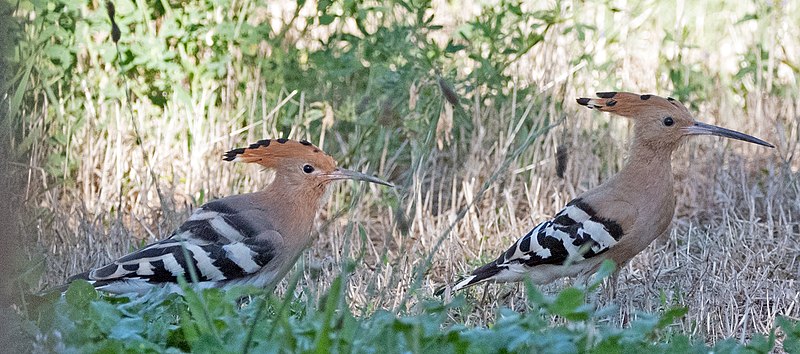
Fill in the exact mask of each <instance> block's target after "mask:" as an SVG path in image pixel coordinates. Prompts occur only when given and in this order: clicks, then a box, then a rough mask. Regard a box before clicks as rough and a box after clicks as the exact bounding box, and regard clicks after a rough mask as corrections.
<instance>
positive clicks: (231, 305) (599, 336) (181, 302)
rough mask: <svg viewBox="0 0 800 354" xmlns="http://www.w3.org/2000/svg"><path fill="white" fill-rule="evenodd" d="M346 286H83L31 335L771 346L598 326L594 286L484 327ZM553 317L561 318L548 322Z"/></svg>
mask: <svg viewBox="0 0 800 354" xmlns="http://www.w3.org/2000/svg"><path fill="white" fill-rule="evenodd" d="M609 265H610V264H609ZM611 269H613V267H608V268H607V270H611ZM345 282H346V274H345V275H343V276H340V277H336V278H335V279H333V281H332V285H331V290H330V291H329V292H328V293H327V294H326V295H325V296H324V297H323V300H321V301H320V302H319V303H314V302H311V301H305V302H303V301H297V300H295V299H292V298H291V296H289V297H287V299H284V300H280V299H278V298H276V297H275V296H274V295H272V294H264V293H263V291H260V290H258V289H238V290H239V291H237V289H234V290H233V291H226V292H223V291H220V290H218V289H211V290H205V291H203V292H202V293H195V292H193V291H192V290H191V289H190V288H185V289H186V294H185V295H184V296H181V295H177V294H169V295H167V294H165V293H164V292H163V291H161V292H159V291H154V292H151V293H149V294H147V295H145V296H143V297H139V298H137V299H135V300H131V299H127V298H118V297H108V296H106V295H102V294H99V293H97V292H96V291H95V290H94V288H93V287H92V286H91V285H89V284H88V283H86V282H82V281H81V282H76V283H73V284H72V285H71V286H70V288H69V289H68V290H67V292H66V294H65V295H64V296H63V297H62V298H61V299H59V300H58V301H57V302H55V303H47V304H46V305H43V306H42V307H40V308H37V309H36V310H33V311H32V312H36V313H39V319H38V322H37V323H36V324H35V326H30V327H28V328H31V329H35V331H36V332H35V334H36V335H37V336H36V338H37V341H36V343H35V347H36V348H37V349H39V350H46V351H51V350H52V351H59V352H65V351H73V350H80V351H81V352H115V353H120V352H138V353H141V352H159V353H161V352H183V351H186V352H214V353H246V352H257V353H262V352H316V353H341V352H344V353H347V352H354V353H365V352H390V353H405V352H414V353H433V352H435V353H508V352H547V353H576V352H598V353H622V352H626V353H627V352H630V353H634V352H641V351H642V350H648V351H654V352H673V353H674V352H682V353H707V352H718V353H733V352H748V353H768V352H770V351H771V350H772V349H773V348H774V345H775V333H774V332H770V333H769V334H768V335H766V336H761V335H756V336H754V337H753V338H752V339H751V340H750V343H749V344H747V345H741V344H738V343H736V342H735V341H733V340H725V341H720V342H717V343H716V344H715V345H713V346H708V345H707V344H705V343H704V342H703V341H702V340H698V339H697V338H692V337H691V336H687V335H686V334H682V333H680V332H679V331H676V330H674V328H673V326H672V323H673V322H674V321H675V320H676V319H679V318H681V317H682V316H684V315H685V314H686V313H687V311H688V309H687V308H684V307H673V308H668V309H665V310H664V311H661V312H660V313H657V314H642V315H641V316H640V317H639V318H637V319H636V320H635V321H633V322H631V323H630V324H629V325H628V326H627V328H625V329H621V328H618V327H616V326H614V325H610V324H609V323H607V322H604V321H602V320H601V319H602V318H604V317H605V316H606V315H607V313H608V312H609V311H613V310H612V309H608V308H603V309H595V308H594V306H592V305H589V304H587V303H586V302H585V298H586V296H587V295H588V294H589V292H590V290H582V289H579V288H567V289H565V290H564V291H562V292H560V293H559V294H558V295H556V296H547V295H544V294H542V293H541V292H539V291H538V290H537V289H536V288H534V287H530V286H529V287H528V288H527V292H528V302H527V304H526V307H527V311H526V312H525V313H523V314H520V313H517V312H514V311H511V310H509V309H503V310H501V311H499V312H498V313H497V315H496V318H495V320H494V324H493V325H492V326H491V327H489V328H481V327H466V326H464V325H461V324H457V323H453V322H452V321H451V320H450V319H449V318H450V316H449V315H448V314H453V313H461V312H464V311H468V310H469V309H468V306H466V305H465V304H464V299H463V297H459V298H458V299H457V300H456V301H454V302H451V303H449V304H446V305H443V304H442V303H441V302H439V301H426V302H423V303H422V304H420V307H419V309H418V310H417V311H414V312H415V313H414V314H405V315H399V316H398V315H396V314H394V313H391V312H389V311H385V310H379V311H377V312H375V313H373V314H371V315H370V316H367V317H361V316H356V315H354V314H353V313H352V312H351V311H350V309H349V307H348V305H347V303H346V299H345V298H344V296H343V295H344V293H343V292H342V286H343V284H344V283H345ZM597 284H599V282H598V283H597ZM595 286H596V285H595ZM554 317H556V318H561V319H562V320H561V321H559V323H557V324H553V323H552V322H551V319H552V318H554ZM778 323H779V324H780V326H781V329H782V330H783V331H784V332H785V333H786V337H785V338H784V344H783V345H784V347H783V348H784V349H785V350H787V351H790V350H791V348H796V347H797V345H798V344H800V325H798V324H797V323H793V322H791V321H789V320H786V319H783V318H781V319H779V322H778Z"/></svg>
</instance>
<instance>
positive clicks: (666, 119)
mask: <svg viewBox="0 0 800 354" xmlns="http://www.w3.org/2000/svg"><path fill="white" fill-rule="evenodd" d="M673 124H675V121H674V120H672V117H664V125H666V126H668V127H669V126H671V125H673Z"/></svg>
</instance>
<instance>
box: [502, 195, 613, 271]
mask: <svg viewBox="0 0 800 354" xmlns="http://www.w3.org/2000/svg"><path fill="white" fill-rule="evenodd" d="M622 234H623V232H622V227H621V226H620V225H619V224H617V223H616V222H615V221H613V220H608V219H603V218H600V217H598V216H597V213H595V211H594V210H592V208H591V207H590V206H589V205H587V204H586V203H583V202H582V201H581V200H580V199H575V200H573V201H571V202H570V203H569V204H567V206H566V207H565V208H564V209H563V210H561V211H560V212H559V213H558V214H556V216H555V217H554V218H553V219H552V220H548V221H545V222H542V223H541V224H539V225H537V226H536V227H535V228H534V229H533V230H531V231H530V232H528V234H527V235H525V236H524V237H522V238H521V239H519V240H517V242H516V243H514V245H512V246H511V247H510V248H509V249H508V250H507V251H506V252H505V253H503V255H501V256H500V257H499V258H498V259H497V261H496V262H497V265H498V266H504V265H513V264H523V265H525V266H528V267H533V266H537V265H541V264H556V265H561V264H564V263H565V262H567V261H570V262H576V261H580V260H583V259H586V258H589V257H593V256H596V255H598V254H601V253H603V252H605V251H607V250H608V249H609V248H610V247H611V246H613V245H615V244H616V243H617V241H619V239H620V237H622Z"/></svg>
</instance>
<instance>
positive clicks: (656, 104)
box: [436, 92, 774, 295]
mask: <svg viewBox="0 0 800 354" xmlns="http://www.w3.org/2000/svg"><path fill="white" fill-rule="evenodd" d="M597 96H598V98H578V99H577V101H578V104H580V105H582V106H585V107H587V108H589V109H596V110H599V111H601V112H609V113H613V114H617V115H620V116H623V117H627V118H629V119H631V120H632V121H633V140H632V142H631V146H630V152H629V156H628V158H627V161H626V165H625V166H624V167H623V168H622V170H620V171H619V173H617V174H616V175H614V176H613V177H611V178H610V179H609V180H608V181H606V182H605V183H603V184H601V185H600V186H598V187H596V188H594V189H591V190H589V191H586V192H584V193H582V194H581V195H579V196H578V197H577V198H575V199H573V200H572V201H570V202H569V203H567V205H566V207H565V208H564V209H563V210H561V211H560V212H559V213H558V214H556V216H555V217H553V218H552V219H550V220H546V221H544V222H542V223H540V224H539V225H537V226H536V227H534V228H533V229H532V230H531V231H529V232H528V233H527V234H526V235H525V236H523V237H522V238H520V239H519V240H517V242H516V243H514V244H513V245H512V246H511V247H510V248H508V250H506V251H505V252H503V254H501V255H500V256H499V257H498V258H497V259H496V260H494V261H492V262H491V263H488V264H486V265H484V266H482V267H479V268H477V269H475V270H474V271H472V273H471V274H470V275H468V276H466V277H463V278H461V279H460V280H458V281H457V282H456V283H455V285H453V286H452V289H451V290H450V291H458V290H461V289H464V288H466V287H469V286H472V285H475V284H479V283H483V282H487V281H492V282H516V281H522V280H524V279H525V278H528V279H530V280H531V282H533V283H536V284H546V283H550V282H552V281H554V280H556V279H558V278H562V277H568V276H586V275H590V274H591V273H593V272H594V271H596V270H597V269H598V268H599V266H600V264H601V263H602V262H603V261H604V260H606V259H610V260H612V261H613V262H614V263H615V264H617V265H618V266H619V265H623V264H625V263H626V262H627V261H628V260H630V259H631V258H633V257H634V256H636V255H637V254H638V253H639V252H641V251H642V250H644V249H645V248H646V247H647V246H648V245H649V244H650V243H651V242H652V241H653V240H655V239H656V238H658V237H659V236H661V235H664V234H666V233H668V232H669V228H670V223H671V222H672V216H673V214H674V209H675V195H674V192H673V177H672V166H671V161H670V160H671V156H672V152H673V151H675V149H676V148H677V147H678V146H679V145H680V143H681V142H682V141H683V140H684V137H686V136H689V135H716V136H721V137H726V138H732V139H738V140H743V141H747V142H750V143H755V144H758V145H763V146H767V147H770V148H773V147H774V146H773V145H772V144H770V143H767V142H765V141H763V140H760V139H757V138H754V137H752V136H750V135H746V134H743V133H740V132H737V131H733V130H729V129H725V128H721V127H718V126H714V125H710V124H705V123H701V122H698V121H696V120H694V118H692V115H691V113H689V110H688V109H686V107H684V106H683V105H682V104H681V103H680V102H678V101H676V100H675V99H673V98H663V97H659V96H655V95H638V94H633V93H627V92H599V93H597ZM444 291H445V288H442V289H439V290H437V292H436V294H437V295H441V294H442V293H443V292H444Z"/></svg>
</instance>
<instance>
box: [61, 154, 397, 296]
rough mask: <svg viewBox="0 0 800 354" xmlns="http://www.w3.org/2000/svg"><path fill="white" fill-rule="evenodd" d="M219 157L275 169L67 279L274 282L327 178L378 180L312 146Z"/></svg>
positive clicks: (302, 239)
mask: <svg viewBox="0 0 800 354" xmlns="http://www.w3.org/2000/svg"><path fill="white" fill-rule="evenodd" d="M223 159H225V160H227V161H238V162H247V163H257V164H259V165H262V166H264V167H266V168H267V169H269V170H272V171H273V172H274V176H275V178H274V179H273V180H272V182H270V184H269V185H268V186H266V187H265V188H264V189H263V190H261V191H257V192H253V193H248V194H241V195H233V196H229V197H225V198H222V199H218V200H215V201H212V202H209V203H207V204H205V205H203V206H201V207H199V208H198V209H197V210H195V211H194V212H193V213H192V215H191V216H190V217H189V219H188V220H186V221H185V222H184V223H183V225H181V226H180V227H179V228H178V229H177V230H176V231H175V232H173V234H172V235H171V236H170V237H169V238H167V239H165V240H162V241H159V242H156V243H153V244H151V245H148V246H147V247H145V248H143V249H141V250H138V251H136V252H133V253H131V254H129V255H126V256H124V257H122V258H120V259H118V260H117V261H115V262H113V263H111V264H108V265H106V266H103V267H100V268H97V269H93V270H91V271H89V272H86V273H83V274H79V275H77V276H75V277H73V278H71V279H70V281H72V280H73V279H77V278H80V279H86V280H88V281H90V282H91V283H92V284H93V285H94V286H95V287H96V288H98V289H101V290H105V291H108V292H113V293H130V292H133V293H142V292H145V291H147V290H149V289H150V288H152V287H156V286H165V287H168V288H170V289H171V290H172V291H179V289H178V287H177V285H176V284H177V279H178V277H181V276H183V277H185V278H187V280H189V281H191V280H192V279H190V278H189V274H190V273H191V271H190V269H192V268H194V270H195V273H196V274H197V277H198V278H197V283H196V284H195V286H197V287H200V288H203V287H225V286H229V285H234V284H242V283H244V284H250V285H254V286H259V287H265V288H272V287H273V286H275V284H277V282H278V281H280V280H281V279H282V278H283V277H284V275H285V274H286V272H288V271H289V269H291V267H292V266H293V265H294V263H295V262H296V261H297V258H298V257H299V256H300V255H301V254H302V252H303V251H304V250H305V249H306V248H308V247H309V246H310V245H311V243H312V242H313V240H314V237H313V235H314V234H313V232H312V231H313V230H312V229H313V225H314V218H315V217H316V214H317V212H318V211H319V209H320V207H321V206H322V203H323V202H324V200H325V199H326V196H327V191H328V186H329V185H330V183H331V182H333V181H336V180H341V179H354V180H362V181H367V182H372V183H378V184H383V185H387V186H391V185H390V184H389V183H387V182H384V181H382V180H380V179H378V178H375V177H372V176H369V175H365V174H362V173H359V172H355V171H351V170H347V169H343V168H339V167H337V166H336V161H335V160H334V159H333V158H332V157H331V156H329V155H328V154H326V153H325V152H323V151H322V150H320V149H319V148H318V147H316V146H314V145H313V144H311V143H309V142H307V141H304V140H301V141H295V140H289V139H275V140H260V141H258V142H257V143H254V144H251V145H250V146H248V147H247V148H239V149H233V150H230V151H228V152H226V153H225V154H224V156H223Z"/></svg>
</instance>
